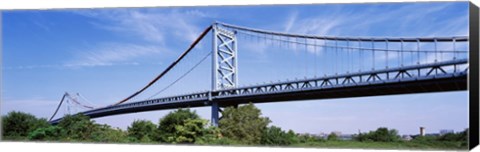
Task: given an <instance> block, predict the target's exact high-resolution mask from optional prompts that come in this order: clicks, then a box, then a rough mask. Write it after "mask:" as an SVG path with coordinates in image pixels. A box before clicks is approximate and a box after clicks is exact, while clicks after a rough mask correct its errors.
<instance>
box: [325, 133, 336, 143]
mask: <svg viewBox="0 0 480 152" xmlns="http://www.w3.org/2000/svg"><path fill="white" fill-rule="evenodd" d="M327 140H330V141H337V140H338V136H337V134H335V133H333V132H332V133H330V134H329V135H328V136H327Z"/></svg>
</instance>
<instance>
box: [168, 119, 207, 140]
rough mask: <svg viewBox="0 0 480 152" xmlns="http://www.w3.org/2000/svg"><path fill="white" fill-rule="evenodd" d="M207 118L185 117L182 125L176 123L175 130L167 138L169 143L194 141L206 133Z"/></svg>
mask: <svg viewBox="0 0 480 152" xmlns="http://www.w3.org/2000/svg"><path fill="white" fill-rule="evenodd" d="M207 123H208V120H203V119H187V120H185V122H184V124H183V125H176V126H175V132H174V133H173V134H172V136H169V137H168V138H167V142H170V143H194V142H195V141H196V139H197V138H199V137H202V136H203V135H204V134H206V130H205V126H206V125H207Z"/></svg>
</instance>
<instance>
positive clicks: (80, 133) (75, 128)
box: [58, 114, 98, 141]
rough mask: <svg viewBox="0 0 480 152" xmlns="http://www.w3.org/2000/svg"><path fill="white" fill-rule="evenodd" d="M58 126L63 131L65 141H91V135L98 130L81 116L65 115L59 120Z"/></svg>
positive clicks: (87, 119)
mask: <svg viewBox="0 0 480 152" xmlns="http://www.w3.org/2000/svg"><path fill="white" fill-rule="evenodd" d="M58 126H59V127H61V128H62V129H63V131H64V133H63V134H64V135H65V136H66V139H65V140H67V141H69V140H81V141H86V140H90V139H93V138H92V134H93V133H94V132H95V131H96V129H98V128H97V127H98V126H97V125H95V124H94V122H92V121H91V120H90V118H89V117H87V116H85V115H82V114H77V115H66V116H65V117H63V119H62V120H60V122H59V123H58Z"/></svg>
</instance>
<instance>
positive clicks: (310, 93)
mask: <svg viewBox="0 0 480 152" xmlns="http://www.w3.org/2000/svg"><path fill="white" fill-rule="evenodd" d="M467 63H468V60H466V59H464V60H454V61H447V62H438V63H432V64H424V65H416V66H406V67H399V68H392V69H382V70H376V71H368V72H359V73H352V74H344V75H336V76H329V77H322V78H312V79H304V80H294V81H287V82H279V83H272V84H263V85H257V86H249V87H241V88H232V89H226V90H220V91H216V92H201V93H195V94H187V95H180V96H173V97H165V98H158V99H152V100H145V101H138V102H132V103H126V104H120V105H115V106H109V107H104V108H98V109H93V110H90V111H85V112H82V113H83V114H85V115H87V116H89V117H90V118H98V117H104V116H110V115H118V114H126V113H135V112H144V111H152V110H162V109H176V108H185V107H191V108H193V107H202V106H210V105H211V104H212V101H215V102H218V104H219V105H220V106H232V105H238V104H244V103H249V102H251V103H267V102H282V101H295V100H311V99H330V98H349V97H362V96H378V95H394V94H406V93H425V92H441V91H456V90H466V89H467V75H468V73H467V72H468V69H466V70H459V69H458V68H459V67H458V66H459V65H465V64H467ZM447 68H451V69H453V70H450V71H449V70H445V69H447ZM60 120H61V118H60V119H56V120H53V121H52V122H51V123H53V124H55V123H58V121H60Z"/></svg>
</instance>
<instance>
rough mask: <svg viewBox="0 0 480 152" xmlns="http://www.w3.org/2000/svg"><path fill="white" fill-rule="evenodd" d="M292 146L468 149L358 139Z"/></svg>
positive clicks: (450, 144)
mask: <svg viewBox="0 0 480 152" xmlns="http://www.w3.org/2000/svg"><path fill="white" fill-rule="evenodd" d="M292 146H294V147H322V148H359V149H422V150H468V148H467V146H462V144H461V143H460V142H433V143H432V142H429V143H421V142H413V141H399V142H359V141H323V142H306V143H298V144H293V145H292Z"/></svg>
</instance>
